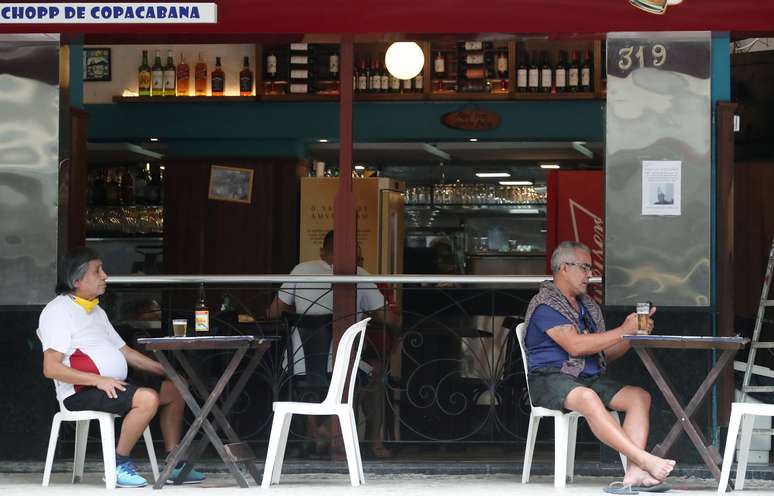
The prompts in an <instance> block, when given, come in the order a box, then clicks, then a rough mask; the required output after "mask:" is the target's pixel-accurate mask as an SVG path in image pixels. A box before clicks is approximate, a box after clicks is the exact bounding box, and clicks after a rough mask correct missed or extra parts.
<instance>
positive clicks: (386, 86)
mask: <svg viewBox="0 0 774 496" xmlns="http://www.w3.org/2000/svg"><path fill="white" fill-rule="evenodd" d="M381 60H384V54H382V55H381ZM379 77H380V78H381V89H382V93H387V92H388V91H390V74H389V71H388V70H387V68H386V67H385V66H381V67H380V68H379Z"/></svg>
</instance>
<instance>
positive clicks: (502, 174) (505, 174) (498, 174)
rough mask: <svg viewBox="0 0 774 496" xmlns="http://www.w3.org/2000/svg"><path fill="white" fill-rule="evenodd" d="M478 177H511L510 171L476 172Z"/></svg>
mask: <svg viewBox="0 0 774 496" xmlns="http://www.w3.org/2000/svg"><path fill="white" fill-rule="evenodd" d="M476 177H511V174H510V173H508V172H476Z"/></svg>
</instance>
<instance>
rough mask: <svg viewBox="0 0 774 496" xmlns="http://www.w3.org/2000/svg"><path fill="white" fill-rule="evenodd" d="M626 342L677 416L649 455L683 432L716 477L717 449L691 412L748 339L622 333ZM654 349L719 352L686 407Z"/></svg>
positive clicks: (663, 451) (661, 452)
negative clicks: (693, 418)
mask: <svg viewBox="0 0 774 496" xmlns="http://www.w3.org/2000/svg"><path fill="white" fill-rule="evenodd" d="M623 338H624V339H626V340H627V341H629V342H630V343H631V345H632V348H634V350H635V351H636V352H637V354H638V355H639V357H640V359H641V360H642V363H643V364H644V365H645V368H646V369H647V370H648V373H650V375H651V377H652V378H653V380H654V381H655V382H656V386H658V388H659V390H660V391H661V393H662V394H663V395H664V399H666V402H667V403H668V404H669V407H670V408H671V409H672V411H673V412H674V413H675V415H676V416H677V421H675V424H674V425H673V426H672V429H670V431H669V433H668V434H667V436H666V437H665V438H664V440H663V441H662V442H661V443H659V444H657V445H656V447H655V448H654V449H653V454H654V455H656V456H660V457H663V456H665V455H666V453H667V452H668V451H669V449H670V448H671V447H672V446H673V445H674V443H675V441H677V438H678V437H679V436H680V434H681V430H682V431H685V433H686V434H687V435H688V438H689V439H690V440H691V442H692V443H693V445H694V446H695V447H696V450H697V451H698V452H699V455H701V458H702V460H704V463H705V465H707V467H708V468H709V470H710V472H712V475H713V476H715V479H717V480H720V465H721V464H722V462H723V459H722V457H721V456H720V453H719V452H718V450H717V449H716V448H715V447H714V446H712V445H710V444H709V443H707V440H706V439H705V438H704V435H703V434H702V432H701V430H699V427H698V426H697V425H696V423H695V422H694V421H693V420H692V417H693V415H694V413H696V411H697V410H698V408H699V406H701V403H702V401H704V397H705V396H706V395H707V393H708V392H709V390H710V389H711V388H712V385H713V384H715V382H716V381H717V380H718V378H719V377H720V373H721V372H722V371H723V368H724V367H725V366H726V365H728V364H729V363H730V362H731V361H732V360H733V359H734V355H735V354H736V352H737V351H738V350H739V349H740V348H742V347H744V346H745V345H746V344H747V343H748V342H749V341H750V340H749V339H747V338H742V337H738V336H737V337H722V336H662V335H634V336H624V337H623ZM654 349H695V350H718V351H721V354H720V357H718V360H717V362H715V365H714V366H713V367H712V369H710V371H709V373H708V374H707V377H706V378H705V379H704V381H702V383H701V384H700V385H699V387H698V389H697V390H696V392H695V393H694V394H693V397H692V398H691V400H690V401H689V402H688V404H687V405H686V406H683V405H681V404H680V401H679V400H678V399H677V396H676V394H675V387H674V384H673V383H672V382H671V381H670V380H669V379H668V378H667V377H666V376H665V375H664V373H663V370H664V369H663V367H662V366H661V365H660V364H659V363H658V362H657V361H656V358H655V357H654V356H653V350H654Z"/></svg>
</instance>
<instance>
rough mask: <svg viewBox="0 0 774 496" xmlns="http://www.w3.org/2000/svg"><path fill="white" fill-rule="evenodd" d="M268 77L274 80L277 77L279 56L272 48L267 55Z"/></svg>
mask: <svg viewBox="0 0 774 496" xmlns="http://www.w3.org/2000/svg"><path fill="white" fill-rule="evenodd" d="M266 79H268V80H269V81H274V80H275V79H277V56H276V55H274V52H273V51H272V50H269V53H268V55H266Z"/></svg>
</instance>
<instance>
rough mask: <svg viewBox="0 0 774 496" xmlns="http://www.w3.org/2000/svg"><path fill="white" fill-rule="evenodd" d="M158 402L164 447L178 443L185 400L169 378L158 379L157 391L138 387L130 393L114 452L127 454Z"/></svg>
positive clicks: (170, 446)
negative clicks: (129, 401) (127, 408)
mask: <svg viewBox="0 0 774 496" xmlns="http://www.w3.org/2000/svg"><path fill="white" fill-rule="evenodd" d="M160 406H161V407H162V409H161V413H160V414H159V422H160V425H161V434H162V436H163V438H164V448H165V449H166V451H167V452H169V451H172V450H173V449H174V448H175V447H176V446H177V445H178V443H179V442H180V438H181V434H182V430H183V411H184V409H185V401H184V400H183V397H182V396H180V393H179V392H178V391H177V389H175V386H174V385H173V384H172V382H171V381H169V380H165V381H163V382H162V383H161V390H160V391H159V392H158V393H157V392H156V391H155V390H153V389H151V388H139V389H137V391H136V392H135V393H134V397H133V398H132V409H131V410H129V412H128V413H127V414H126V415H124V419H123V422H122V423H121V434H120V435H119V437H118V445H117V446H116V453H117V454H119V455H122V456H129V454H130V453H131V452H132V448H134V445H135V444H137V441H138V440H139V439H140V436H142V433H143V431H144V430H145V427H147V426H148V424H149V423H150V421H151V420H152V419H153V417H154V416H155V415H156V412H157V411H158V409H159V407H160Z"/></svg>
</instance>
